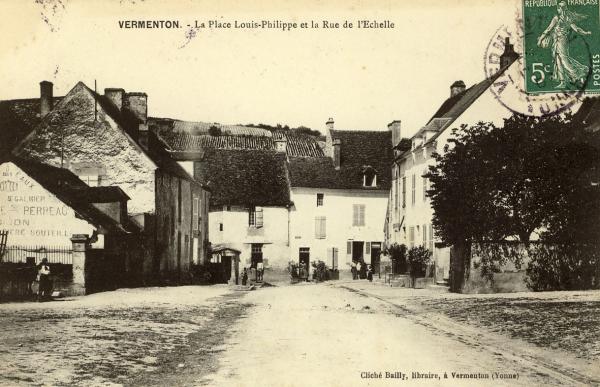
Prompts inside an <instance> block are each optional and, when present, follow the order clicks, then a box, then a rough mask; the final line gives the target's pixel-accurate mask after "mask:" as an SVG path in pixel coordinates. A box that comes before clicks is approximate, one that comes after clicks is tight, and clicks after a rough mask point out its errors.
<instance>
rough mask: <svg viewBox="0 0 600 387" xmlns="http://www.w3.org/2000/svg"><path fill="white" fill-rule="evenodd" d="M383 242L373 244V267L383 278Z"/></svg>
mask: <svg viewBox="0 0 600 387" xmlns="http://www.w3.org/2000/svg"><path fill="white" fill-rule="evenodd" d="M380 263H381V242H371V267H372V269H373V273H377V274H378V275H379V278H381V271H380V268H381V264H380Z"/></svg>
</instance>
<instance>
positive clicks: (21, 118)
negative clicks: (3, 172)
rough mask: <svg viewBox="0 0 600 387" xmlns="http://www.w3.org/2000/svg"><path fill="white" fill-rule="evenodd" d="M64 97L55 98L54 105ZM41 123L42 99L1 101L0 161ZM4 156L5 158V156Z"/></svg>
mask: <svg viewBox="0 0 600 387" xmlns="http://www.w3.org/2000/svg"><path fill="white" fill-rule="evenodd" d="M61 99H62V97H55V98H54V104H56V103H58V101H60V100H61ZM39 122H40V99H39V98H31V99H14V100H8V101H0V161H2V160H3V159H4V160H5V159H6V158H7V157H8V156H7V155H8V153H10V151H11V150H12V149H13V148H14V147H15V146H16V145H17V144H18V143H19V142H20V141H21V140H22V139H24V138H25V137H26V136H27V135H28V134H29V133H31V131H32V130H33V129H34V128H35V126H36V125H37V124H38V123H39ZM3 155H4V156H3Z"/></svg>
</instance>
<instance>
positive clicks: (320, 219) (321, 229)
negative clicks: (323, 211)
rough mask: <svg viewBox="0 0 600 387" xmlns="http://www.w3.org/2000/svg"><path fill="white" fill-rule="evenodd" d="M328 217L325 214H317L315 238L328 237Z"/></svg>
mask: <svg viewBox="0 0 600 387" xmlns="http://www.w3.org/2000/svg"><path fill="white" fill-rule="evenodd" d="M326 221H327V220H326V218H325V217H324V216H317V217H316V218H315V238H316V239H325V238H326V237H327V232H326Z"/></svg>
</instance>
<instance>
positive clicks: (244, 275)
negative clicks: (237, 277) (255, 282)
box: [242, 268, 248, 286]
mask: <svg viewBox="0 0 600 387" xmlns="http://www.w3.org/2000/svg"><path fill="white" fill-rule="evenodd" d="M247 283H248V270H247V269H246V268H244V271H243V272H242V286H246V284H247Z"/></svg>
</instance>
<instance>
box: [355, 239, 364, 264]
mask: <svg viewBox="0 0 600 387" xmlns="http://www.w3.org/2000/svg"><path fill="white" fill-rule="evenodd" d="M364 245H365V242H356V241H353V242H352V261H353V262H362V261H364V255H363V251H364Z"/></svg>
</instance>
